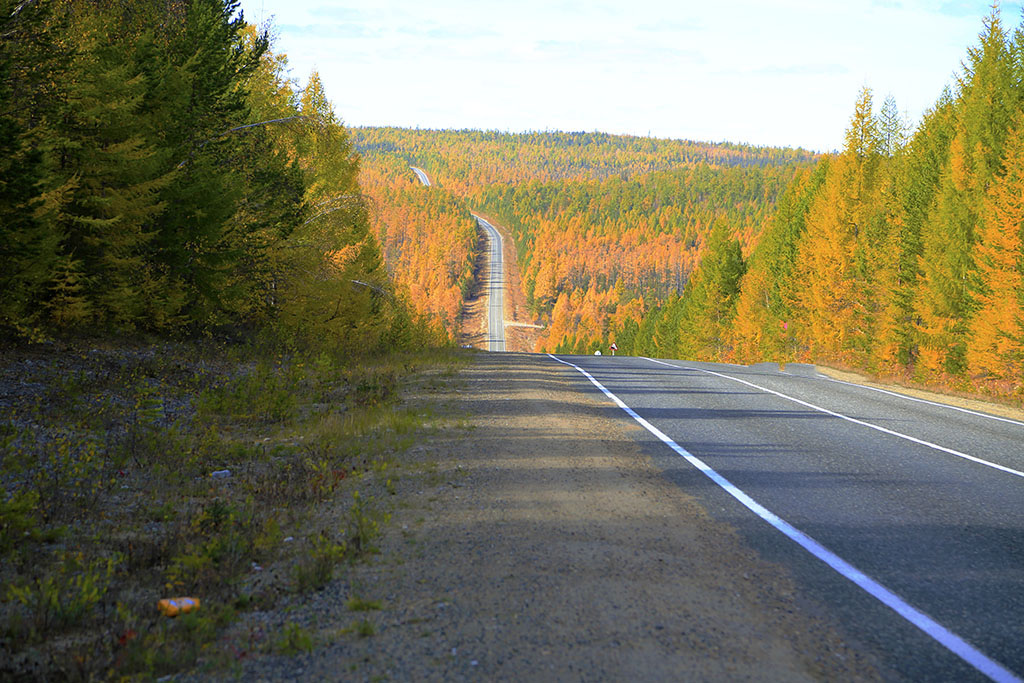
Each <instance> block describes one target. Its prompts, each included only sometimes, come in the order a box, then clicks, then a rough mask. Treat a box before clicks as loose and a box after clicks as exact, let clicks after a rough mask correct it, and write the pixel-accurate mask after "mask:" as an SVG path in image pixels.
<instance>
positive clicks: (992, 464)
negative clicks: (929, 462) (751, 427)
mask: <svg viewBox="0 0 1024 683" xmlns="http://www.w3.org/2000/svg"><path fill="white" fill-rule="evenodd" d="M640 357H641V358H643V359H644V360H648V361H650V362H652V363H657V364H659V365H665V366H668V367H670V368H675V369H676V370H693V371H696V372H703V373H704V374H707V375H714V376H715V377H721V378H722V379H727V380H731V381H733V382H738V383H740V384H745V385H746V386H748V387H750V388H752V389H757V390H758V391H763V392H765V393H766V394H773V395H775V396H778V397H779V398H784V399H786V400H787V401H792V402H793V403H797V404H799V405H802V406H804V407H805V408H810V409H811V410H817V411H818V412H819V413H825V414H826V415H831V416H832V417H838V418H839V419H840V420H846V421H847V422H852V423H853V424H855V425H860V426H861V427H867V428H868V429H874V430H875V431H877V432H882V433H883V434H888V435H889V436H895V437H896V438H899V439H904V440H905V441H910V442H911V443H916V444H917V445H919V446H925V447H926V448H931V449H933V450H936V451H940V452H942V453H946V454H948V455H953V456H956V457H958V458H962V459H964V460H969V461H971V462H973V463H976V464H978V465H984V466H985V467H991V468H992V469H994V470H999V471H1001V472H1006V473H1007V474H1012V475H1014V476H1016V477H1022V478H1024V472H1021V471H1020V470H1015V469H1013V468H1012V467H1007V466H1006V465H1000V464H999V463H995V462H991V461H989V460H985V459H984V458H979V457H977V456H976V455H971V454H969V453H964V452H963V451H958V450H956V449H955V448H947V447H946V446H940V445H939V444H937V443H932V442H931V441H925V440H924V439H918V438H917V437H916V436H910V435H909V434H901V433H900V432H897V431H893V430H892V429H888V428H887V427H882V426H880V425H876V424H871V423H870V422H865V421H864V420H858V419H857V418H855V417H850V416H848V415H843V414H842V413H837V412H835V411H834V410H829V409H828V408H822V407H821V406H816V405H814V404H813V403H808V402H807V401H804V400H802V399H799V398H796V397H795V396H789V395H788V394H783V393H782V392H780V391H775V390H774V389H769V388H767V387H762V386H760V385H758V384H754V383H753V382H748V381H747V380H745V379H740V378H739V377H730V376H729V375H725V374H722V373H720V372H715V371H714V370H705V369H704V368H690V367H685V366H681V365H673V364H672V363H666V362H665V361H663V360H657V359H655V358H648V357H646V356H640Z"/></svg>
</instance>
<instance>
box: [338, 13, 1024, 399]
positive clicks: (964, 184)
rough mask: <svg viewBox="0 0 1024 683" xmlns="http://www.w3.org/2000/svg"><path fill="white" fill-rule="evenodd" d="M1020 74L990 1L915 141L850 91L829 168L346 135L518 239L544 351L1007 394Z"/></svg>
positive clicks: (687, 152)
mask: <svg viewBox="0 0 1024 683" xmlns="http://www.w3.org/2000/svg"><path fill="white" fill-rule="evenodd" d="M1022 64H1024V33H1022V31H1021V30H1020V29H1018V30H1017V31H1015V32H1013V33H1012V34H1011V33H1010V32H1009V31H1008V30H1007V29H1006V28H1005V27H1004V25H1003V21H1002V17H1001V16H1000V12H999V8H998V6H997V7H995V8H994V9H993V11H992V13H991V15H990V16H989V17H988V18H987V19H986V20H985V22H984V28H983V31H982V32H981V34H980V38H979V42H978V45H977V46H975V47H973V48H971V49H970V50H969V52H968V54H967V56H966V59H965V61H964V63H963V68H962V73H960V74H959V76H958V77H957V79H956V80H955V82H954V83H952V84H951V86H950V87H949V88H947V90H946V91H945V92H943V93H942V94H941V95H940V96H939V98H938V99H937V101H936V103H935V105H934V106H933V107H932V108H931V109H930V110H929V111H928V112H927V113H926V114H925V116H924V117H923V119H922V120H921V121H920V123H919V125H918V126H917V127H916V128H912V127H911V126H910V125H909V124H908V122H906V121H904V120H903V118H902V117H901V116H900V114H899V112H898V108H897V106H896V103H895V101H894V100H893V98H891V97H890V98H887V99H886V101H885V102H884V103H883V104H882V106H881V107H876V103H875V102H874V98H873V93H872V92H871V91H870V89H864V90H863V91H862V92H861V93H860V94H859V96H858V97H857V98H856V103H855V107H854V112H853V115H852V117H851V120H850V125H849V128H848V130H847V131H846V138H845V144H844V146H843V149H842V150H841V151H840V152H838V153H834V154H830V155H825V156H822V157H815V156H812V155H810V154H808V153H806V152H803V151H800V150H774V149H761V148H751V147H745V146H741V145H703V144H699V143H692V142H675V141H663V140H649V139H646V138H629V137H621V136H609V135H600V134H585V133H535V134H527V135H508V134H502V133H496V132H474V131H406V130H396V129H358V130H356V131H355V134H354V139H355V141H356V144H357V145H358V146H359V148H360V149H361V150H363V152H364V154H365V155H366V157H367V158H368V159H374V160H375V159H385V158H390V159H394V160H396V163H400V165H410V164H412V165H417V166H422V167H424V168H425V169H427V171H428V172H429V173H430V174H431V175H432V177H433V178H434V179H435V181H436V182H437V183H438V184H439V185H440V186H441V187H444V188H446V189H447V190H448V191H450V192H451V193H453V194H454V195H455V196H457V197H459V198H460V199H463V200H464V201H465V202H467V203H468V204H469V205H470V206H474V207H477V208H480V209H483V210H485V211H487V212H489V214H491V215H493V216H494V217H495V218H496V219H497V220H499V221H501V222H503V223H505V224H506V225H507V226H508V227H509V228H510V229H511V230H512V232H513V235H514V236H515V238H516V247H517V249H518V254H519V261H520V266H521V268H522V271H523V277H524V283H525V287H526V289H527V292H526V293H527V295H528V297H529V300H530V303H531V305H532V306H533V307H534V309H535V312H536V313H537V314H538V316H540V318H541V319H542V320H543V321H544V322H545V323H546V324H547V325H548V329H547V330H546V333H545V337H544V338H543V339H542V342H541V348H543V349H556V348H557V349H559V350H562V351H570V350H574V351H578V352H588V351H592V350H593V349H594V348H597V347H598V346H607V345H608V344H610V343H611V342H612V341H616V342H617V344H618V346H619V348H620V349H621V350H623V351H626V352H633V353H645V354H657V355H661V356H666V357H680V358H699V359H705V360H732V361H744V362H748V361H757V360H763V359H788V360H798V359H799V360H817V361H827V362H837V363H840V364H845V365H848V366H850V367H857V368H863V369H866V370H869V371H874V372H886V373H890V374H891V373H895V374H900V375H905V376H908V377H916V378H918V379H922V380H927V381H931V382H937V383H946V384H953V385H958V386H965V387H966V386H968V385H971V384H972V383H973V384H975V385H977V386H981V385H984V386H985V387H987V390H994V391H999V392H1001V393H1004V392H1006V391H1011V392H1018V393H1019V392H1020V391H1021V377H1022V375H1024V310H1022V306H1024V284H1022V278H1021V271H1022V267H1024V247H1022V238H1024V235H1022V228H1021V226H1022V219H1024V216H1022V215H1021V209H1020V204H1021V195H1022V191H1024V188H1022V186H1021V184H1022V180H1021V179H1022V175H1024V171H1022V169H1021V165H1022V163H1024V161H1022V159H1024V151H1022V147H1024V114H1022V113H1021V112H1022V110H1024V108H1022V106H1021V103H1022V93H1024V86H1022V83H1024V67H1022V66H1021V65H1022ZM979 383H980V384H979ZM977 386H976V387H975V388H977Z"/></svg>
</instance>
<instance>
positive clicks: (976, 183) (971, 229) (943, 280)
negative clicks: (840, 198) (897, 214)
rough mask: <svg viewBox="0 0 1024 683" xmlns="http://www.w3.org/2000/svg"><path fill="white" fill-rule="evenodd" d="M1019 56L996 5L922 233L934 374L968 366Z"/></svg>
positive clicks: (928, 356)
mask: <svg viewBox="0 0 1024 683" xmlns="http://www.w3.org/2000/svg"><path fill="white" fill-rule="evenodd" d="M1015 69H1016V66H1015V64H1014V56H1013V54H1011V52H1010V49H1009V46H1008V44H1007V39H1006V34H1005V32H1004V30H1003V27H1002V23H1001V21H1000V18H999V9H998V7H993V9H992V14H991V15H990V16H989V17H988V19H987V20H986V21H985V30H984V31H983V32H982V34H981V41H980V45H979V46H977V47H974V48H971V50H970V51H969V54H968V62H967V63H966V64H965V66H964V71H965V73H964V75H963V77H962V78H961V80H960V82H959V87H960V92H959V93H958V97H957V99H956V105H955V107H956V118H957V123H956V133H955V135H954V137H953V140H952V142H951V144H950V155H949V163H948V166H947V167H946V168H945V169H944V170H943V174H942V178H941V180H940V190H939V194H938V201H937V204H936V206H935V209H934V211H932V212H931V214H930V216H929V220H928V222H927V224H926V226H925V228H924V230H923V231H922V242H923V250H922V254H923V256H922V262H921V263H922V278H921V281H920V293H919V296H918V309H919V317H920V321H921V322H920V325H919V332H920V334H921V337H922V342H921V360H922V362H923V364H924V366H925V367H926V368H928V369H930V370H933V371H939V370H941V371H945V372H947V373H951V374H959V373H961V372H963V370H964V369H965V367H966V352H967V345H968V331H969V329H970V323H971V317H972V315H973V313H974V309H975V300H974V291H975V289H976V288H977V287H978V281H977V267H976V264H975V262H974V246H975V242H976V240H977V234H978V228H979V226H978V224H979V217H980V214H981V210H982V205H983V203H984V201H985V197H986V192H987V188H988V187H989V186H990V184H991V183H992V182H993V181H994V180H995V178H996V176H997V174H998V172H999V166H1000V160H1001V158H1002V153H1003V141H1004V139H1005V137H1006V134H1007V131H1008V130H1009V127H1010V124H1011V120H1012V117H1013V114H1014V112H1015V111H1016V109H1017V107H1018V102H1019V99H1020V94H1019V85H1018V84H1017V82H1016V81H1015V73H1016V72H1015Z"/></svg>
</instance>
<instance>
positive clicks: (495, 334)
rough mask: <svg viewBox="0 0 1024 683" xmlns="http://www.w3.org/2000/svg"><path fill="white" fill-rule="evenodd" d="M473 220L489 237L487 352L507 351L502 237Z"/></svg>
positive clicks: (475, 216) (485, 224)
mask: <svg viewBox="0 0 1024 683" xmlns="http://www.w3.org/2000/svg"><path fill="white" fill-rule="evenodd" d="M473 218H475V219H476V222H477V223H479V224H480V227H481V228H483V229H484V234H485V235H487V243H488V245H489V246H488V252H489V261H490V277H489V278H488V280H487V350H488V351H504V350H505V267H504V265H503V262H502V259H501V247H502V241H501V235H500V234H499V233H498V231H497V230H495V228H494V226H493V225H491V224H490V223H488V222H487V221H486V220H484V219H483V218H481V217H480V216H477V215H476V214H473Z"/></svg>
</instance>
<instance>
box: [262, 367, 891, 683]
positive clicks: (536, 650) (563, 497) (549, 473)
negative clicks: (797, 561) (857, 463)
mask: <svg viewBox="0 0 1024 683" xmlns="http://www.w3.org/2000/svg"><path fill="white" fill-rule="evenodd" d="M431 400H432V401H434V402H435V404H436V403H437V402H438V401H440V405H441V408H440V410H441V411H442V412H443V413H444V414H446V415H448V416H449V417H450V418H451V419H453V420H455V421H456V422H457V424H456V426H454V427H451V428H446V429H443V430H440V431H439V432H438V433H436V434H434V435H432V436H426V437H424V439H423V440H421V441H420V443H419V445H417V446H416V447H414V448H413V449H412V450H411V452H410V453H409V454H408V455H407V456H405V458H406V462H405V463H404V465H403V467H402V468H401V469H400V470H398V472H397V478H396V481H397V484H398V495H397V496H396V498H397V499H398V500H400V501H401V503H400V504H399V505H398V506H397V507H396V509H395V510H394V515H393V518H392V521H391V523H390V524H389V525H388V528H387V531H386V532H385V534H384V537H383V539H382V542H381V544H380V547H381V553H380V555H378V556H376V557H375V559H374V560H373V561H372V562H371V563H369V564H366V565H359V566H357V567H355V568H354V569H351V570H348V569H343V570H340V571H339V572H338V578H337V579H336V580H335V581H334V582H332V583H331V584H330V585H329V586H328V587H327V588H326V589H324V590H323V591H321V592H319V593H316V594H314V595H312V596H306V597H303V598H301V599H300V598H296V602H294V603H292V604H290V605H287V606H285V607H284V608H283V609H282V610H280V611H279V612H278V613H274V614H262V615H253V616H252V617H250V621H251V620H252V619H259V620H263V621H264V622H265V623H266V624H267V625H268V627H269V628H273V625H274V624H276V625H277V627H280V625H281V624H282V623H284V622H285V621H292V622H294V623H299V624H301V625H302V626H303V628H306V629H309V630H310V632H312V633H313V634H314V638H315V642H316V643H317V647H316V649H314V651H313V652H311V653H309V654H305V655H299V656H290V657H288V656H276V655H274V656H271V655H260V656H258V657H256V658H254V659H250V660H248V661H247V662H246V664H245V668H244V671H243V672H242V677H243V678H244V679H245V680H259V679H266V680H279V679H290V678H294V679H302V680H321V679H324V680H326V679H332V680H402V681H404V680H567V681H572V680H759V681H763V680H778V681H799V680H858V679H874V678H877V674H876V673H875V672H874V671H873V670H872V669H871V668H870V666H869V664H870V662H869V661H868V658H867V657H865V656H862V655H859V654H858V653H857V652H855V651H853V648H851V647H849V646H847V645H846V644H844V642H843V639H842V635H841V634H840V633H839V627H838V626H837V625H836V624H832V623H829V622H827V621H825V620H824V618H822V617H812V616H809V615H808V612H814V613H816V614H824V612H823V611H822V612H818V611H817V610H814V609H808V605H807V603H806V601H804V600H800V599H799V598H798V596H796V595H795V594H794V590H793V585H792V583H791V582H790V580H789V579H788V578H787V576H786V574H785V573H784V571H783V570H782V569H780V568H779V567H777V566H774V565H772V564H769V563H768V562H766V561H764V560H762V559H760V558H759V556H758V555H757V554H756V553H754V552H753V551H752V550H750V549H748V548H746V547H745V546H744V545H743V544H742V542H741V540H740V539H739V537H738V536H737V534H736V533H735V532H734V531H733V530H732V529H731V528H729V527H727V526H725V525H723V524H720V523H717V522H715V521H714V520H712V519H710V518H709V517H708V516H707V515H706V514H705V512H704V511H703V510H702V508H701V507H700V506H699V505H698V504H697V503H696V502H695V501H694V500H693V499H692V498H690V497H689V496H687V495H685V494H684V493H683V492H681V491H680V490H679V489H678V488H677V487H675V486H673V485H672V484H670V483H669V482H668V481H666V479H665V478H664V477H663V476H662V473H661V472H659V471H658V470H657V469H656V468H655V467H654V466H653V465H652V463H651V459H650V457H649V455H648V454H646V453H645V452H644V449H645V448H647V447H646V446H643V445H641V444H640V443H639V441H638V440H637V439H636V436H637V433H636V432H633V431H632V430H639V429H640V428H639V427H636V426H633V423H632V422H631V421H627V420H624V419H620V418H619V417H618V415H617V414H616V410H615V409H614V408H613V407H611V406H609V404H607V403H606V402H604V401H602V400H599V398H597V397H596V396H594V395H593V394H589V393H584V392H582V391H581V390H580V380H579V379H578V377H577V376H576V375H574V374H573V373H572V372H571V371H569V370H567V369H565V368H562V367H561V366H558V365H556V364H555V363H553V362H551V361H550V360H548V359H546V358H545V357H543V356H526V355H520V354H479V355H478V356H477V357H476V358H475V359H474V361H473V363H472V364H471V365H470V366H469V367H468V368H467V369H466V370H465V371H464V372H463V373H462V376H461V377H460V378H459V379H458V380H457V381H456V382H455V383H454V385H453V386H452V387H450V388H449V389H447V390H445V392H444V393H443V394H442V395H441V397H440V399H438V398H437V397H436V396H435V397H433V398H432V399H431ZM609 417H611V418H613V419H609ZM353 595H358V596H360V597H363V598H365V599H368V600H380V601H381V607H382V609H380V610H379V611H371V612H358V613H357V612H352V611H350V610H349V609H348V608H347V607H346V601H347V600H348V599H349V598H350V597H352V596H353ZM364 616H366V618H367V619H368V621H369V622H370V623H372V624H373V627H374V630H375V633H374V635H371V636H359V635H357V634H356V633H355V632H354V630H353V628H352V625H353V623H354V622H357V621H358V620H361V619H363V618H364ZM250 628H251V625H250Z"/></svg>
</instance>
